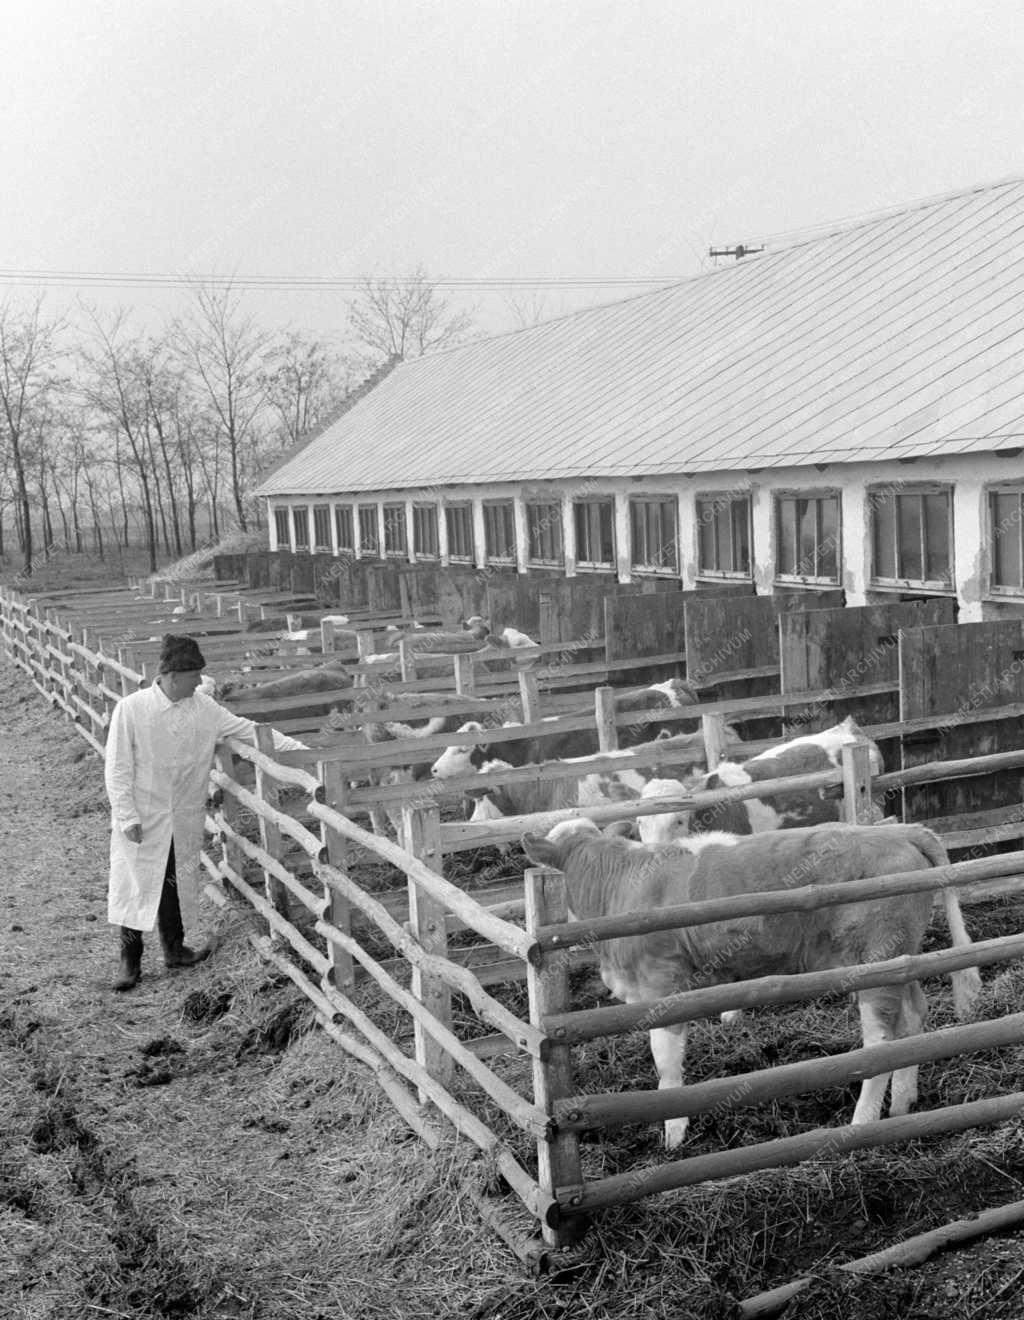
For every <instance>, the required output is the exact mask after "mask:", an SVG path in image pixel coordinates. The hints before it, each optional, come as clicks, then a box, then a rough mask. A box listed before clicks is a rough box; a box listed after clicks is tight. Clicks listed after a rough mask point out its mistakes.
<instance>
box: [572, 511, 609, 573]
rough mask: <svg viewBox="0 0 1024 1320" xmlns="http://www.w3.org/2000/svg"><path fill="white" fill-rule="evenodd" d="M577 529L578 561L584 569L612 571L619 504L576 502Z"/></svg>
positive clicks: (574, 517) (573, 513)
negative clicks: (617, 505) (616, 507)
mask: <svg viewBox="0 0 1024 1320" xmlns="http://www.w3.org/2000/svg"><path fill="white" fill-rule="evenodd" d="M572 516H573V522H574V524H575V526H576V562H577V564H579V565H580V566H581V567H583V568H612V567H613V566H614V564H615V503H614V501H613V500H576V501H575V503H574V504H573V506H572Z"/></svg>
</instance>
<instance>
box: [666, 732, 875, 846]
mask: <svg viewBox="0 0 1024 1320" xmlns="http://www.w3.org/2000/svg"><path fill="white" fill-rule="evenodd" d="M858 740H863V741H866V742H867V743H868V748H869V756H870V763H871V773H872V774H874V775H877V774H880V773H881V771H882V756H881V753H880V751H879V750H878V746H877V745H876V744H875V743H873V742H872V741H871V740H870V739H865V737H864V734H863V733H862V732H861V730H860V729H859V728H858V726H857V724H856V723H855V722H854V720H853V718H852V717H851V716H847V718H846V719H845V720H843V721H842V722H841V723H839V724H835V725H833V726H832V728H830V729H825V730H823V731H822V732H821V733H812V734H804V735H802V736H801V737H799V738H791V739H790V740H789V741H788V742H784V743H780V744H779V746H778V747H773V748H770V749H769V750H768V751H765V752H759V753H758V754H757V755H756V756H752V757H751V758H750V759H749V760H748V761H744V762H743V763H742V764H738V763H736V762H735V761H720V762H719V764H718V765H717V766H716V767H715V769H714V770H712V771H711V772H710V773H709V774H706V775H704V776H703V777H702V778H700V779H699V780H694V781H691V782H690V783H689V784H688V788H689V789H690V790H691V791H694V790H705V789H707V790H711V789H718V788H743V787H746V786H747V785H748V784H754V783H760V782H763V781H764V780H769V779H788V778H790V777H791V776H793V775H809V774H814V773H816V772H817V771H819V770H834V769H836V768H837V767H838V766H840V765H841V764H842V753H843V748H845V747H850V746H852V745H853V744H854V743H855V742H857V741H858ZM873 810H874V815H875V819H876V820H881V819H882V816H883V814H884V813H883V811H882V808H881V806H880V804H877V803H876V804H873ZM841 816H842V791H841V788H840V786H839V785H838V784H837V785H834V786H825V787H821V788H799V789H795V790H790V791H782V792H775V793H770V794H765V795H763V796H759V797H752V798H744V799H742V800H740V801H737V802H718V803H715V804H713V805H711V806H706V807H699V808H696V809H695V810H693V811H692V812H690V813H682V814H681V816H680V819H679V829H680V831H681V832H683V833H692V834H702V833H706V832H707V831H708V830H725V831H726V832H727V833H730V834H761V833H764V832H765V831H768V830H781V829H793V828H797V827H800V826H807V825H823V824H825V823H827V822H828V821H833V820H839V819H840V818H841Z"/></svg>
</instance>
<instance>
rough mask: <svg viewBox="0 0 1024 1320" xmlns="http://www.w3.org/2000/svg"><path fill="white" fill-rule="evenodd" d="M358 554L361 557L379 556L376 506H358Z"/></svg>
mask: <svg viewBox="0 0 1024 1320" xmlns="http://www.w3.org/2000/svg"><path fill="white" fill-rule="evenodd" d="M359 553H360V554H361V555H377V554H380V532H379V531H378V530H377V506H376V504H360V506H359Z"/></svg>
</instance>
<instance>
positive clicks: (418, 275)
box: [348, 266, 474, 360]
mask: <svg viewBox="0 0 1024 1320" xmlns="http://www.w3.org/2000/svg"><path fill="white" fill-rule="evenodd" d="M348 323H349V328H350V329H351V331H352V333H353V334H354V335H355V337H356V339H358V340H359V342H360V343H361V344H363V345H364V346H365V347H366V348H367V349H368V350H369V355H370V356H371V357H372V358H374V359H375V360H379V359H380V358H384V359H385V360H386V359H388V358H392V357H397V358H415V357H421V356H422V355H423V354H424V353H430V352H432V351H434V350H436V349H439V348H451V347H453V346H454V345H455V344H459V343H461V342H462V341H463V340H465V339H467V338H468V337H469V336H470V334H471V333H472V331H473V329H474V326H473V321H472V318H471V317H470V316H469V315H468V314H467V313H466V312H463V311H459V310H457V309H455V308H453V307H452V306H451V304H450V303H449V302H448V300H447V299H446V298H444V297H443V296H442V295H441V293H440V292H439V291H438V286H437V285H436V284H435V283H434V282H433V281H432V280H431V279H430V278H429V277H428V275H427V273H426V271H425V270H424V269H423V267H422V266H418V267H417V268H416V269H415V270H414V271H413V272H412V274H410V275H407V276H405V277H404V278H394V279H370V278H368V279H365V280H364V281H363V282H362V285H361V286H360V290H359V296H358V299H357V301H356V302H354V303H353V304H352V306H351V307H350V308H349V314H348Z"/></svg>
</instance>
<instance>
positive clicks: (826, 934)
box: [522, 820, 980, 1148]
mask: <svg viewBox="0 0 1024 1320" xmlns="http://www.w3.org/2000/svg"><path fill="white" fill-rule="evenodd" d="M522 842H523V848H524V850H525V852H526V854H527V856H528V857H529V858H530V860H531V861H532V862H534V863H535V864H536V865H538V866H548V867H554V868H555V869H557V870H560V871H562V872H564V874H565V879H566V887H567V893H568V903H569V909H570V913H571V915H572V917H573V918H574V919H578V920H590V919H593V918H596V917H609V916H618V915H622V914H624V913H627V912H636V911H650V910H652V909H655V908H661V907H669V906H673V905H675V904H678V903H691V902H699V901H702V900H707V899H717V898H725V897H728V896H736V895H744V894H758V893H764V892H767V891H770V890H783V889H786V888H788V887H795V886H800V887H803V886H811V887H817V886H821V885H830V884H846V883H849V882H851V881H855V880H861V879H866V878H868V877H870V876H881V875H888V874H894V873H899V872H907V871H922V870H926V869H928V868H929V867H939V866H945V865H947V864H948V857H947V855H946V850H945V848H944V847H943V846H942V843H941V842H940V841H939V839H938V837H937V836H936V835H934V834H933V833H932V832H931V831H930V830H928V829H925V828H924V827H923V826H920V825H873V826H862V825H842V824H831V825H822V826H817V827H814V828H810V829H797V830H782V831H778V832H775V833H768V834H758V835H754V836H750V837H746V838H742V837H740V836H738V835H731V834H724V833H721V832H712V833H709V834H705V835H701V836H694V837H692V838H685V839H678V840H676V841H675V842H673V843H668V844H655V845H650V844H644V843H632V842H630V841H629V840H627V839H622V838H614V837H609V836H608V835H605V834H602V833H601V832H600V831H599V830H598V829H597V827H596V826H595V825H594V824H593V823H592V822H591V821H587V820H571V821H564V822H562V823H561V824H559V825H556V826H555V827H554V829H552V830H551V831H550V833H549V834H548V835H547V837H546V838H542V837H540V836H538V835H531V834H527V835H525V836H524V838H523V841H522ZM943 898H944V907H945V912H946V918H947V922H948V925H949V929H950V934H951V936H952V940H953V944H954V945H957V946H959V945H969V944H970V942H971V941H970V937H969V936H968V934H967V931H966V929H965V927H964V922H963V917H962V915H961V912H960V905H959V902H958V900H957V896H956V893H955V891H954V890H951V889H945V890H943ZM931 912H932V894H931V893H930V892H924V893H916V894H893V895H889V896H884V897H881V898H873V899H870V900H868V901H861V902H857V903H849V904H844V905H841V906H838V907H822V908H819V909H817V910H809V911H802V912H801V913H800V914H799V920H797V919H794V914H793V913H792V912H782V913H778V914H770V915H765V916H749V917H739V918H733V919H730V920H727V921H721V922H714V923H711V924H708V925H700V926H684V927H679V928H676V929H672V930H665V931H655V932H652V933H649V934H644V935H633V936H626V937H621V938H617V939H611V940H602V941H599V942H598V943H597V945H596V948H597V951H598V957H599V961H600V972H601V977H602V979H603V981H604V983H605V985H606V986H607V987H608V989H609V990H610V991H611V993H612V994H613V995H615V996H616V998H618V999H621V1000H624V1001H625V1002H626V1003H638V1002H647V1001H651V1000H656V999H662V998H664V997H665V996H667V995H672V994H675V993H677V992H679V991H682V990H690V989H695V988H698V987H701V986H709V985H720V984H727V983H729V982H732V981H741V980H750V979H753V978H757V977H761V976H769V975H784V974H792V973H799V972H813V971H821V970H824V969H827V968H837V967H844V966H851V965H855V964H860V963H869V962H879V961H883V960H886V959H890V958H896V957H899V956H902V955H913V954H916V953H918V952H919V951H920V948H921V941H922V939H923V936H924V933H925V930H926V928H927V926H928V922H929V919H930V916H931ZM952 979H953V989H954V1000H955V1003H956V1008H957V1012H958V1014H959V1015H960V1016H964V1015H966V1014H967V1013H968V1012H969V1010H970V1007H971V1005H972V1003H973V1000H974V998H975V996H976V994H977V991H978V988H979V986H980V977H979V975H978V971H977V969H976V968H969V969H967V970H966V971H962V972H955V973H954V974H953V978H952ZM857 999H858V1002H859V1009H860V1019H861V1030H862V1034H863V1039H864V1044H865V1045H873V1044H878V1043H881V1042H883V1041H888V1040H893V1039H895V1038H897V1037H900V1036H909V1035H914V1034H916V1033H917V1032H919V1031H920V1030H921V1028H922V1026H923V1023H924V1017H925V1010H926V1004H925V999H924V995H923V993H922V991H921V989H920V986H919V985H918V984H917V982H909V983H907V984H906V985H885V986H879V987H873V988H869V989H866V990H861V991H858V992H857ZM650 1044H651V1053H652V1055H653V1056H654V1062H655V1066H656V1068H657V1072H658V1078H659V1081H658V1085H659V1089H664V1088H668V1087H678V1086H682V1084H683V1065H684V1058H685V1049H686V1025H685V1024H684V1023H678V1024H673V1025H671V1026H666V1027H657V1028H655V1029H654V1030H652V1031H651V1033H650ZM888 1082H889V1075H888V1074H883V1075H879V1076H876V1077H870V1078H867V1079H866V1080H865V1081H864V1082H863V1083H862V1085H861V1090H860V1096H859V1099H858V1101H857V1105H856V1108H855V1109H854V1113H853V1119H852V1121H853V1122H854V1123H867V1122H871V1121H872V1120H874V1119H877V1118H878V1117H879V1116H880V1114H881V1110H882V1104H883V1101H884V1098H885V1093H886V1089H887V1086H888ZM916 1098H917V1069H916V1068H912V1067H911V1068H903V1069H900V1070H899V1071H897V1072H895V1073H893V1074H892V1092H891V1099H890V1105H889V1112H890V1114H892V1115H897V1114H903V1113H906V1112H907V1110H908V1109H909V1108H910V1107H911V1105H912V1104H913V1103H914V1102H915V1100H916ZM686 1127H687V1119H686V1118H672V1119H669V1120H667V1121H666V1123H665V1141H666V1144H667V1145H668V1146H669V1148H674V1147H675V1146H678V1145H679V1143H680V1142H681V1141H682V1140H683V1138H684V1136H685V1134H686Z"/></svg>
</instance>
